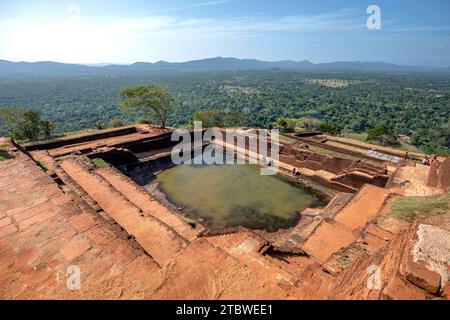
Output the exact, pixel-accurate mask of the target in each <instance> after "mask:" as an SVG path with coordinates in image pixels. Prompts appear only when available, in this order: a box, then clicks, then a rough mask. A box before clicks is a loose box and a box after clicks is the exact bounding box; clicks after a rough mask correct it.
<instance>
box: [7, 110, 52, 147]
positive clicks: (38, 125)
mask: <svg viewBox="0 0 450 320" xmlns="http://www.w3.org/2000/svg"><path fill="white" fill-rule="evenodd" d="M0 118H2V119H3V121H4V122H5V124H6V126H7V128H8V131H9V134H10V135H11V137H12V138H13V139H16V140H28V141H36V140H39V138H40V137H41V136H42V137H44V138H50V137H51V136H52V133H53V130H54V129H55V124H54V123H53V122H51V121H50V120H47V119H41V116H40V115H39V112H37V111H36V110H33V109H25V108H22V107H6V108H2V109H0Z"/></svg>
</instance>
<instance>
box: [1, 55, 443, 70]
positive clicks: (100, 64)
mask: <svg viewBox="0 0 450 320" xmlns="http://www.w3.org/2000/svg"><path fill="white" fill-rule="evenodd" d="M211 59H236V60H241V61H242V60H255V61H259V62H268V63H276V62H294V63H299V62H307V63H311V64H313V65H320V64H328V63H343V62H348V63H383V64H390V65H396V66H401V67H427V68H437V69H445V68H450V65H447V66H436V65H429V64H403V63H395V62H386V61H381V60H330V61H327V62H312V61H311V60H308V59H302V60H292V59H281V60H261V59H257V58H237V57H233V56H212V57H205V58H198V59H192V60H182V61H168V60H157V61H153V62H152V61H134V62H128V63H120V62H86V63H83V62H62V61H55V60H35V61H25V60H8V59H3V58H0V61H7V62H12V63H31V64H32V63H43V62H53V63H59V64H68V65H81V66H86V67H93V68H99V67H107V66H131V65H134V64H136V63H147V64H156V63H161V62H165V63H171V64H175V63H187V62H193V61H202V60H211Z"/></svg>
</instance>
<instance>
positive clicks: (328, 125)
mask: <svg viewBox="0 0 450 320" xmlns="http://www.w3.org/2000/svg"><path fill="white" fill-rule="evenodd" d="M343 129H344V127H343V126H340V125H338V124H336V123H333V122H330V121H324V122H322V123H321V124H320V131H322V132H323V133H327V134H331V135H332V136H337V135H338V134H340V133H341V131H342V130H343Z"/></svg>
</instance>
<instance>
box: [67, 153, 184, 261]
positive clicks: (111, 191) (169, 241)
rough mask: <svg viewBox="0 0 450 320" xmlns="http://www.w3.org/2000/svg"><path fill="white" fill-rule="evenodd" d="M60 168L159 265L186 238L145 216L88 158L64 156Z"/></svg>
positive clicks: (179, 247) (176, 250) (180, 246)
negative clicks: (96, 170) (96, 171)
mask: <svg viewBox="0 0 450 320" xmlns="http://www.w3.org/2000/svg"><path fill="white" fill-rule="evenodd" d="M60 166H61V168H62V169H63V170H64V171H65V172H66V173H67V174H68V175H69V176H70V178H71V179H73V180H74V181H75V182H76V183H77V184H78V185H79V186H81V187H82V188H83V189H84V190H85V191H86V192H87V194H89V196H90V197H92V198H93V199H94V200H95V201H96V202H97V203H98V204H99V206H100V207H101V208H102V209H103V210H104V211H105V212H106V213H107V214H108V215H109V216H110V217H111V218H112V219H114V220H115V221H116V222H117V223H118V224H119V225H120V226H121V227H122V228H124V229H125V230H126V231H127V232H128V234H130V235H131V236H133V237H135V239H136V241H137V242H138V243H139V244H140V245H141V246H142V247H143V248H144V250H145V251H146V252H147V253H148V254H149V255H151V256H152V257H153V259H154V260H155V261H156V262H157V263H158V264H159V265H165V264H167V263H168V262H169V261H170V260H171V259H173V257H174V256H175V255H176V254H177V252H179V251H180V250H181V249H182V248H184V247H185V246H187V245H188V241H187V240H186V239H185V238H183V237H182V236H180V235H179V234H178V233H177V232H176V231H174V230H173V229H172V228H171V227H169V226H168V225H167V224H165V223H163V222H162V221H160V220H158V219H156V218H154V217H152V216H146V215H144V214H143V213H142V211H141V210H140V209H139V208H138V207H137V206H135V205H134V204H133V203H131V202H130V201H128V199H126V198H125V197H124V196H123V195H122V194H121V193H120V192H119V191H117V190H116V189H115V188H114V187H113V186H112V185H111V184H110V183H109V182H107V181H106V180H105V179H104V178H103V177H101V176H100V175H98V174H97V173H95V172H94V171H93V170H92V169H93V168H92V164H91V163H90V161H89V160H88V159H87V158H78V159H73V158H69V159H65V160H63V161H61V164H60Z"/></svg>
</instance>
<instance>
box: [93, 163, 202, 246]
mask: <svg viewBox="0 0 450 320" xmlns="http://www.w3.org/2000/svg"><path fill="white" fill-rule="evenodd" d="M96 172H97V173H98V174H99V175H100V176H102V177H103V178H104V179H105V180H106V181H108V182H109V183H110V184H111V185H112V186H113V187H114V188H115V189H116V190H118V191H119V192H120V193H121V194H122V195H123V196H125V197H126V198H127V199H128V200H129V201H130V202H131V203H133V204H134V205H135V206H137V207H139V208H140V209H141V210H142V211H143V212H144V213H145V214H147V215H150V216H153V217H155V218H157V219H159V220H161V221H162V222H164V223H165V224H167V225H168V226H170V227H171V228H173V229H174V230H175V231H176V232H177V233H178V234H179V235H181V236H182V237H184V238H186V239H188V240H190V241H192V240H194V239H195V238H197V236H198V234H199V233H200V232H202V231H203V228H202V227H201V226H200V225H199V224H196V226H195V227H193V226H191V225H189V224H188V223H187V222H185V221H183V220H181V218H179V217H178V216H176V215H175V214H174V213H172V212H171V211H170V210H169V209H168V208H166V207H165V206H164V205H162V204H161V203H159V202H158V201H156V200H155V199H153V198H152V196H151V195H150V194H149V193H148V192H147V191H146V190H144V189H142V188H141V187H139V186H138V185H136V184H135V183H134V182H133V181H132V180H130V179H129V178H128V177H126V176H124V175H123V174H122V173H120V172H119V171H117V170H116V169H114V168H111V167H110V168H101V169H97V170H96Z"/></svg>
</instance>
